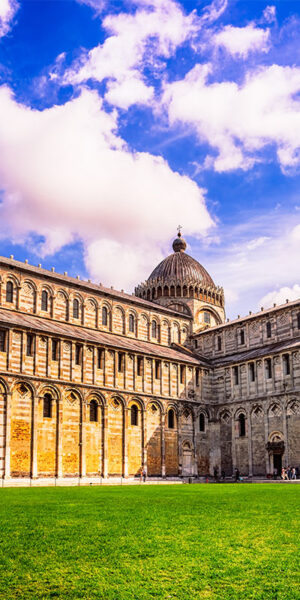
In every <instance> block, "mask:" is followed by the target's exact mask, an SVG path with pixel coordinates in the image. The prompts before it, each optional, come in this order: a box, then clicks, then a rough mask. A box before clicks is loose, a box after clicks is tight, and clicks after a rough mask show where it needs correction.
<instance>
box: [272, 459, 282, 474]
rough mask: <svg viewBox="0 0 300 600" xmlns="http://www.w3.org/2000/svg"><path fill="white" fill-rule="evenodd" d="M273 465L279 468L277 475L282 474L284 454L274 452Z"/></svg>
mask: <svg viewBox="0 0 300 600" xmlns="http://www.w3.org/2000/svg"><path fill="white" fill-rule="evenodd" d="M273 467H274V469H277V475H280V474H281V469H282V454H273Z"/></svg>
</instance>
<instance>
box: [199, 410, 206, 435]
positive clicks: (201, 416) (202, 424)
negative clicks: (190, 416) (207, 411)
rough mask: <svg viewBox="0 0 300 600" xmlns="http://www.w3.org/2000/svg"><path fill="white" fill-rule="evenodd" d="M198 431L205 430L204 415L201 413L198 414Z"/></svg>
mask: <svg viewBox="0 0 300 600" xmlns="http://www.w3.org/2000/svg"><path fill="white" fill-rule="evenodd" d="M199 431H202V432H203V431H205V416H204V414H203V413H200V415H199Z"/></svg>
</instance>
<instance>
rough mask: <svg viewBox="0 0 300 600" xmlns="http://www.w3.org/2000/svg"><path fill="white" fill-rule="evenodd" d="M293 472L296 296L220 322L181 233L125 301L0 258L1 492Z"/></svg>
mask: <svg viewBox="0 0 300 600" xmlns="http://www.w3.org/2000/svg"><path fill="white" fill-rule="evenodd" d="M299 464H300V300H297V301H293V302H289V301H288V300H287V301H286V303H285V304H283V305H280V306H276V305H274V306H273V307H272V308H269V309H267V310H264V309H263V308H262V309H261V310H260V311H259V312H258V313H255V314H252V313H251V312H250V313H249V315H247V316H245V317H239V318H237V319H235V320H232V321H229V320H228V319H227V320H226V317H225V300H224V292H223V288H222V287H219V286H217V285H216V284H215V283H214V281H213V279H212V277H211V276H210V275H209V273H208V272H207V271H206V269H205V268H204V267H203V266H202V265H201V264H199V262H197V261H196V260H195V259H193V258H192V257H191V256H189V255H188V254H187V253H186V242H185V241H184V239H183V238H182V236H181V234H180V232H179V233H178V236H177V238H176V239H175V240H174V242H173V252H172V253H171V254H170V255H169V256H167V257H166V258H165V259H164V260H163V261H162V262H161V263H160V264H159V265H158V266H157V267H155V269H154V270H153V271H152V273H151V275H150V276H149V278H148V279H147V280H146V281H145V282H143V283H141V284H140V285H138V286H137V287H136V289H135V292H134V294H132V295H130V294H126V293H124V292H120V291H117V290H115V289H113V288H106V287H104V286H103V285H101V284H100V285H95V284H93V283H91V282H90V281H81V280H80V279H79V278H76V279H75V278H71V277H69V276H68V275H67V273H65V274H64V275H61V274H58V273H56V272H55V270H54V268H53V269H52V270H51V271H47V270H45V269H42V267H41V265H39V266H38V267H34V266H31V265H29V264H28V261H25V263H21V262H19V261H17V260H14V258H13V257H12V256H11V257H10V258H9V259H8V258H0V477H1V481H2V485H3V486H5V485H7V486H11V485H54V484H57V485H59V484H61V485H63V484H66V485H67V484H78V483H82V484H89V483H101V482H102V483H105V482H109V481H120V480H121V478H125V479H128V480H129V481H130V480H134V478H135V477H139V476H140V473H141V472H142V471H144V473H146V474H147V477H148V478H155V479H168V478H170V479H174V480H176V479H178V480H179V478H187V477H188V478H195V480H197V479H198V478H201V477H207V476H209V475H213V473H214V472H215V471H216V469H217V470H218V472H219V473H221V472H223V474H224V475H225V476H226V477H231V476H232V474H233V473H234V472H235V470H236V469H238V470H239V472H240V473H241V474H242V475H244V476H247V477H248V476H249V477H252V476H253V477H266V476H267V475H270V474H272V473H273V472H274V470H277V472H279V471H280V470H281V468H282V467H283V466H284V467H285V466H289V465H292V466H299Z"/></svg>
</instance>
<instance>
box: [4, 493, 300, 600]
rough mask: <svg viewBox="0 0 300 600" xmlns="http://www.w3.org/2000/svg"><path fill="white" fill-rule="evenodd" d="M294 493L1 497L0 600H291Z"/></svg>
mask: <svg viewBox="0 0 300 600" xmlns="http://www.w3.org/2000/svg"><path fill="white" fill-rule="evenodd" d="M299 498H300V486H297V485H274V484H265V485H261V484H231V485H228V484H225V485H224V484H209V485H205V484H204V485H170V486H168V485H166V486H159V485H158V486H132V487H130V486H125V487H120V486H117V487H102V488H101V487H93V488H91V487H89V488H87V487H84V488H42V489H30V488H25V489H24V488H23V489H20V488H19V489H2V490H0V526H1V530H0V597H1V598H3V600H10V599H15V598H25V599H30V600H36V599H41V598H43V599H48V598H49V599H50V598H62V599H72V600H73V599H75V598H84V599H85V598H92V599H97V600H101V599H103V600H104V599H105V600H133V599H137V600H144V599H147V600H153V599H157V598H163V599H172V598H179V599H180V600H193V599H194V598H197V599H198V598H199V599H200V598H201V599H202V598H205V599H222V600H225V599H226V600H227V599H228V600H229V599H230V600H236V599H243V600H250V599H251V598H255V599H261V600H275V599H276V600H281V599H283V598H284V599H286V600H292V599H295V598H298V599H299V598H300V590H299V558H298V557H299Z"/></svg>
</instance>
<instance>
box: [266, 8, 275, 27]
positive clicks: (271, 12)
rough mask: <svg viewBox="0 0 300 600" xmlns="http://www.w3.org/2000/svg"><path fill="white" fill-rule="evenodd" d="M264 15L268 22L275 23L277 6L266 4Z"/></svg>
mask: <svg viewBox="0 0 300 600" xmlns="http://www.w3.org/2000/svg"><path fill="white" fill-rule="evenodd" d="M263 17H264V19H265V21H266V23H274V22H275V21H276V6H266V8H265V10H264V11H263Z"/></svg>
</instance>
